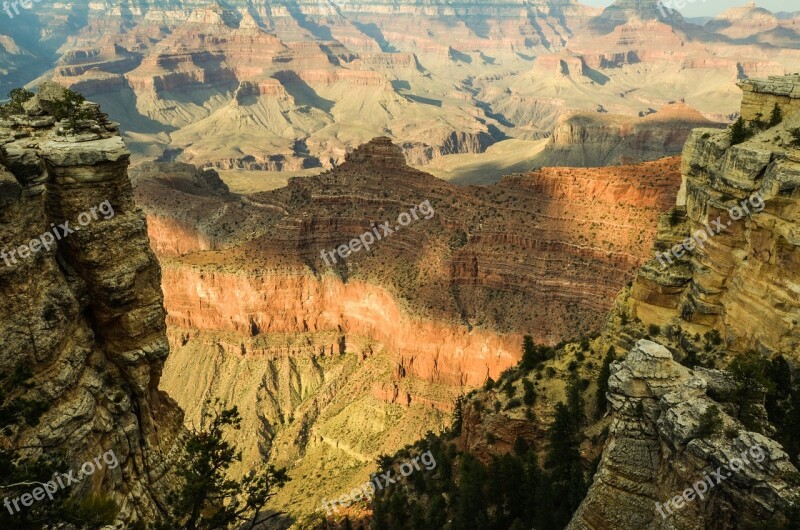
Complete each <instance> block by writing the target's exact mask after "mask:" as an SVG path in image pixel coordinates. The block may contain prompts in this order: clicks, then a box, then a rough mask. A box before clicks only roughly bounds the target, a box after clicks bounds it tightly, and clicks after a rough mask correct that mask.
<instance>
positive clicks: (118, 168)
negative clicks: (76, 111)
mask: <svg viewBox="0 0 800 530" xmlns="http://www.w3.org/2000/svg"><path fill="white" fill-rule="evenodd" d="M62 97H63V88H62V87H59V86H58V85H55V84H45V85H43V86H42V87H41V89H40V91H39V94H38V95H37V96H36V97H34V99H32V100H30V101H28V102H27V103H26V104H25V107H26V109H27V114H26V115H14V116H11V117H10V119H9V120H3V121H0V249H2V250H3V260H4V262H2V263H0V292H2V300H3V301H4V304H3V306H2V308H0V336H2V337H3V346H4V350H3V354H2V355H0V372H1V373H3V374H9V373H14V371H15V370H17V371H19V370H20V369H21V368H20V367H23V368H22V369H24V370H29V371H30V373H32V381H33V383H34V384H33V385H31V386H30V389H27V388H23V389H19V388H17V389H15V390H14V391H13V392H14V394H13V395H11V396H9V398H16V397H20V398H22V399H28V400H33V401H41V402H45V403H46V410H45V412H44V413H43V415H42V416H41V418H40V420H39V422H38V425H35V426H24V425H23V426H20V425H16V426H14V427H13V428H10V429H4V433H3V440H2V443H3V444H4V448H6V449H7V448H8V447H26V449H25V450H24V452H23V453H24V454H26V455H28V456H30V457H37V456H39V455H41V454H42V453H43V452H48V451H51V450H53V448H58V449H59V450H61V451H63V452H64V453H65V454H66V456H67V459H68V463H69V464H70V465H71V466H72V468H73V469H76V468H77V466H80V464H82V463H83V462H86V461H91V460H92V459H93V458H95V457H97V456H101V455H102V454H103V453H105V452H107V451H109V450H111V451H114V454H116V455H117V458H118V460H119V462H120V466H119V467H118V468H116V469H113V470H112V469H104V470H103V472H102V473H98V474H95V475H93V477H92V480H90V481H89V480H85V481H83V482H82V483H81V484H80V485H78V486H74V489H75V491H70V494H72V493H75V494H76V495H79V496H83V495H89V494H94V495H103V496H107V497H109V498H111V499H113V500H115V501H117V503H118V504H119V505H120V506H121V508H122V510H121V512H120V514H119V516H118V517H119V519H121V520H127V521H130V520H133V519H139V518H143V519H145V520H148V521H153V520H154V519H155V516H156V515H157V514H158V513H159V511H160V507H161V506H162V503H163V502H164V499H163V494H164V487H165V485H166V484H165V481H167V479H165V476H166V474H167V471H168V469H169V465H170V463H171V462H172V460H173V459H174V454H173V452H174V451H175V450H176V449H178V448H179V446H178V445H177V444H176V442H177V441H178V440H179V437H180V436H181V433H182V432H183V431H182V420H183V414H182V412H181V411H180V409H179V408H178V407H177V405H176V404H175V403H174V402H173V401H172V400H171V399H170V398H169V397H167V396H166V394H164V393H163V392H161V391H159V389H158V385H159V379H160V376H161V369H162V366H163V363H164V360H165V358H166V357H167V354H168V352H169V346H168V342H167V336H166V333H165V331H166V328H165V322H164V319H165V316H166V314H165V311H164V307H163V297H162V294H161V288H160V280H161V274H160V268H159V265H158V262H157V261H156V258H155V256H154V255H153V253H152V251H151V250H150V247H149V242H148V239H147V230H146V225H145V219H144V217H143V215H142V213H141V212H140V211H139V210H137V208H136V205H135V203H134V201H133V193H132V188H131V183H130V181H129V180H128V177H127V174H126V168H127V165H128V159H129V155H130V153H129V152H128V150H127V149H126V148H125V145H124V144H123V142H122V139H121V138H120V136H119V132H118V129H117V125H116V124H114V123H111V122H109V121H108V120H107V117H106V115H104V114H101V113H100V112H99V110H98V109H97V106H96V105H93V104H88V103H86V104H84V106H83V109H84V113H88V114H86V116H84V117H85V118H86V119H83V120H82V121H80V122H79V123H78V126H79V129H80V130H79V131H78V132H72V131H69V130H65V128H66V129H69V123H68V120H63V121H60V122H57V120H56V118H55V117H53V115H52V112H53V109H54V105H55V101H56V100H57V99H61V98H62ZM65 223H66V224H65ZM62 226H63V228H61V227H62ZM54 227H58V228H54ZM54 229H55V230H57V232H54ZM40 234H41V235H42V236H41V238H40ZM45 234H48V236H45ZM54 234H57V235H58V239H57V240H56V237H55V235H54ZM20 392H21V394H20ZM64 471H67V470H64Z"/></svg>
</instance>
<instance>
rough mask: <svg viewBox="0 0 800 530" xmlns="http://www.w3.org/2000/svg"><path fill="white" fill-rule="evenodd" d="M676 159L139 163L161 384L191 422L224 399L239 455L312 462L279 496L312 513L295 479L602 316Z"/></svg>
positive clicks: (335, 486) (433, 422)
mask: <svg viewBox="0 0 800 530" xmlns="http://www.w3.org/2000/svg"><path fill="white" fill-rule="evenodd" d="M678 164H679V161H678V160H677V159H664V160H660V161H657V162H650V163H648V164H644V165H640V166H621V167H617V168H609V169H598V170H588V169H587V170H584V169H570V168H556V169H544V170H540V171H537V172H534V173H532V174H527V175H511V176H508V177H506V178H505V179H503V180H502V181H501V182H500V183H498V184H496V185H494V186H488V187H469V188H462V187H458V186H455V185H451V184H448V183H446V182H444V181H441V180H438V179H436V178H434V177H432V176H430V175H428V174H426V173H423V172H421V171H417V170H414V169H412V168H410V167H408V166H407V165H406V164H405V160H404V155H403V152H402V150H401V148H400V147H398V146H395V145H393V144H392V143H391V142H390V141H389V139H387V138H379V139H375V140H373V141H371V142H369V143H368V144H366V145H364V146H362V147H360V148H359V149H356V150H355V151H354V152H353V153H351V154H350V155H349V156H348V158H347V161H346V162H345V163H344V164H342V165H341V166H339V167H337V168H336V169H334V170H332V171H329V172H326V173H324V174H322V175H320V176H317V177H308V178H297V179H292V180H290V182H289V185H288V186H287V187H285V188H281V189H278V190H274V191H271V192H263V193H256V194H251V195H247V196H242V195H235V194H232V193H230V192H229V191H228V189H227V187H226V186H225V185H224V184H222V182H221V181H220V180H219V177H218V176H217V174H216V172H215V171H213V170H200V169H197V168H195V167H193V166H189V165H186V164H152V163H149V164H144V165H142V166H139V167H137V168H134V169H133V170H132V178H133V181H134V186H135V193H136V197H137V201H138V202H139V203H140V204H142V205H143V207H144V210H145V212H146V214H147V216H148V219H149V223H148V226H149V235H150V238H151V241H152V245H153V248H154V249H156V251H157V253H158V255H159V257H160V259H161V262H162V267H163V270H164V277H163V289H164V293H165V304H166V307H167V310H168V312H169V317H168V324H169V332H168V333H169V337H170V343H171V345H172V354H171V356H170V358H169V359H168V361H167V364H166V370H165V376H164V379H163V382H162V388H164V389H165V390H166V391H168V392H169V393H170V395H174V396H175V397H176V398H177V399H178V401H179V403H180V404H181V405H182V406H183V407H184V408H185V410H186V412H187V418H188V419H190V420H191V419H193V418H198V417H199V415H200V413H201V412H202V410H203V407H204V405H203V403H204V402H205V400H206V399H207V398H214V397H219V398H221V399H223V401H225V402H228V403H232V404H233V403H235V404H237V405H238V406H239V407H240V409H241V410H242V412H243V415H244V422H243V424H244V425H243V429H242V432H241V433H240V434H241V435H240V439H241V440H242V446H243V449H244V455H245V463H244V464H243V466H244V467H245V468H246V467H247V466H248V465H250V466H252V465H257V464H258V463H260V462H263V461H264V460H265V459H268V460H269V461H271V462H273V463H277V464H290V469H291V471H290V474H291V475H292V476H295V477H301V476H305V478H303V479H302V480H300V481H298V483H297V484H289V485H288V486H287V488H286V489H285V490H284V491H281V492H280V493H279V495H278V497H277V498H276V503H277V504H279V505H281V506H287V505H288V506H292V510H293V513H305V514H308V513H310V512H312V511H314V509H316V507H317V505H316V504H315V503H317V502H319V499H318V498H316V497H313V496H308V495H303V494H302V491H303V490H304V489H307V488H309V487H313V488H314V489H315V491H318V492H319V496H326V495H328V496H335V495H336V494H337V493H338V492H339V491H341V490H343V489H347V488H348V487H353V486H355V485H357V484H358V483H359V481H363V480H364V479H365V478H366V477H367V474H368V472H369V470H370V469H371V467H370V462H372V461H374V459H375V458H376V457H377V456H378V455H379V454H382V453H386V454H388V453H391V452H393V451H395V450H396V449H397V448H399V447H402V446H403V445H405V444H408V443H412V442H413V441H414V440H416V439H419V438H420V437H421V436H423V435H424V434H425V432H426V431H427V430H429V429H431V430H435V431H440V430H441V429H443V428H444V427H445V426H447V425H448V424H449V421H450V415H451V412H452V405H453V402H454V400H455V398H456V397H457V396H458V395H459V394H461V393H463V392H464V391H465V390H467V389H470V388H474V387H476V386H479V385H481V384H482V383H483V382H484V381H485V380H486V378H487V377H492V378H495V379H496V378H497V377H499V375H500V373H501V372H502V371H503V370H505V369H506V368H508V367H510V366H513V365H514V364H515V363H516V362H517V360H518V359H519V357H520V355H521V343H522V336H523V335H524V334H531V335H534V336H535V337H536V338H537V340H539V341H541V342H550V343H555V342H558V341H561V340H563V339H565V338H567V337H570V336H575V335H577V334H583V333H591V332H592V331H593V330H595V329H597V328H598V327H599V326H600V325H601V324H602V315H603V314H604V313H605V312H606V311H607V310H608V305H607V304H608V300H610V297H611V296H612V295H613V294H614V293H615V292H617V291H618V290H619V288H620V287H621V286H623V285H624V284H625V282H626V281H628V280H629V279H630V276H629V271H632V270H634V269H635V268H636V267H638V266H639V265H640V264H641V263H642V261H643V260H644V259H645V252H646V249H647V248H648V247H649V246H650V245H651V244H652V238H653V237H654V236H655V225H656V219H657V217H658V215H659V214H660V212H661V211H662V210H663V209H665V208H667V207H668V205H669V204H671V203H673V202H674V201H675V193H676V190H677V187H678ZM425 201H429V202H428V204H429V206H430V210H426V209H425V207H424V206H423V207H420V204H423V203H425ZM415 207H416V208H417V210H416V214H417V217H418V218H417V219H416V220H413V217H412V220H413V221H412V222H411V223H410V224H409V225H408V226H406V227H400V228H399V229H398V230H396V231H394V229H395V228H397V226H398V225H399V223H398V222H397V219H398V215H399V214H400V213H402V212H404V211H405V212H409V211H411V210H412V209H413V208H415ZM425 212H427V213H425ZM429 214H430V215H429ZM387 220H388V221H389V228H391V229H392V230H393V231H394V232H393V233H392V234H389V235H387V236H386V237H382V238H381V239H380V240H376V242H375V244H374V245H373V247H372V248H371V249H370V251H369V252H367V251H361V252H356V253H354V254H352V255H351V256H349V257H348V258H347V259H346V260H344V259H342V258H341V257H340V256H338V255H336V256H334V257H335V260H334V259H333V257H332V256H331V255H330V254H329V253H330V252H331V251H334V252H335V250H336V249H337V248H338V247H339V246H341V245H342V244H345V243H347V244H349V241H351V240H352V239H353V238H358V237H359V236H360V235H362V234H364V233H365V232H368V231H369V232H371V231H372V229H373V228H376V229H377V226H378V225H380V224H384V222H385V221H387ZM643 226H651V227H653V228H652V229H651V230H649V231H647V230H644V231H643V230H642V227H643ZM371 233H373V234H374V232H371ZM379 233H381V231H380V230H379ZM323 251H324V252H328V254H326V257H325V259H323V258H322V256H321V252H323ZM603 293H605V294H603ZM365 433H366V434H365ZM320 469H324V470H325V471H324V472H321V471H320ZM301 482H302V485H301V484H300V483H301Z"/></svg>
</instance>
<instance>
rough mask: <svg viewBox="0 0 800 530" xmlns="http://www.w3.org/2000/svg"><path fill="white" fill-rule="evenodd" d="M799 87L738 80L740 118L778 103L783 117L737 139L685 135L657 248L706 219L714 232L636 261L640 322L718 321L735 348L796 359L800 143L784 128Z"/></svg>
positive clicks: (793, 116)
mask: <svg viewBox="0 0 800 530" xmlns="http://www.w3.org/2000/svg"><path fill="white" fill-rule="evenodd" d="M798 87H800V76H787V77H785V78H779V79H773V78H770V79H769V80H765V81H750V82H746V83H744V84H743V89H744V91H745V98H744V102H743V110H742V115H743V117H746V118H747V119H748V120H754V119H755V118H756V115H757V114H761V117H759V118H760V121H765V120H768V119H769V116H770V113H771V111H772V109H773V108H774V106H775V104H776V103H778V104H779V105H780V106H781V107H782V108H783V112H784V116H785V117H784V120H783V122H782V123H780V124H779V125H777V126H774V127H768V126H766V125H764V124H761V125H759V124H757V123H754V122H752V121H751V122H749V123H751V124H752V125H753V126H754V127H755V128H756V130H755V134H754V135H753V136H752V138H750V139H748V140H747V141H745V142H743V143H740V144H738V145H731V140H730V134H729V132H728V131H725V132H719V131H713V130H708V129H699V130H697V131H695V132H693V133H692V135H691V136H690V138H689V140H688V141H687V143H686V147H685V149H684V155H683V169H682V171H683V183H682V186H681V193H680V194H679V196H678V203H677V206H676V207H675V209H674V212H675V213H674V214H673V215H670V216H665V217H664V218H662V221H661V223H660V226H659V237H658V240H657V241H656V245H655V249H656V251H657V252H667V253H669V249H670V248H674V246H675V245H677V244H681V243H683V242H684V241H685V240H686V238H687V237H690V236H691V235H692V234H695V233H696V232H697V231H698V230H703V229H704V226H705V225H706V223H708V224H709V225H710V226H711V227H712V230H713V232H714V236H713V237H710V238H709V240H708V242H707V243H705V244H703V245H702V246H698V247H697V248H695V249H693V250H692V251H691V252H685V253H684V252H679V253H680V254H681V255H682V256H681V257H680V258H678V257H676V256H675V255H674V254H673V255H671V256H670V257H669V258H662V259H661V260H659V259H653V260H652V261H650V262H649V263H647V264H646V265H645V266H644V267H643V268H642V270H641V271H640V272H639V274H638V276H637V279H636V281H635V283H634V285H633V290H632V293H631V298H632V305H633V307H634V310H635V314H636V315H637V316H639V318H641V319H642V320H643V321H644V322H645V324H650V323H656V324H658V325H664V324H668V323H676V324H678V325H681V326H684V325H686V324H691V325H688V326H687V329H692V330H695V329H697V330H698V331H700V332H701V333H703V332H706V331H708V329H709V328H714V329H716V330H718V331H719V332H720V333H721V335H722V336H723V337H724V339H725V343H726V344H727V345H728V347H729V348H731V349H732V350H734V351H746V350H748V349H755V350H758V351H759V352H761V353H763V354H774V353H778V352H782V353H784V354H787V355H789V356H790V357H792V358H794V359H795V360H797V351H798V346H800V327H798V312H799V311H800V305H798V301H797V299H798V297H797V290H796V285H797V283H798V281H799V279H798V277H797V274H798V270H799V269H798V267H797V264H798V263H799V262H800V261H799V260H800V249H799V248H798V247H800V239H799V238H798V223H800V213H799V210H798V205H797V202H798V189H800V180H798V175H800V158H798V155H799V154H800V151H798V147H797V146H796V145H795V144H793V143H792V142H793V140H792V137H791V135H790V132H789V131H790V130H791V129H794V128H796V127H800V112H797V108H798V102H799V101H800V88H798ZM765 113H766V117H764V115H765ZM734 207H735V208H736V209H734ZM745 209H746V210H745ZM718 218H719V221H718V222H719V223H720V225H719V226H718V225H715V224H713V223H714V221H715V220H717V219H718ZM706 232H707V230H706ZM679 250H680V249H679Z"/></svg>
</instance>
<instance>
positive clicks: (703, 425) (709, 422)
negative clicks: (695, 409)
mask: <svg viewBox="0 0 800 530" xmlns="http://www.w3.org/2000/svg"><path fill="white" fill-rule="evenodd" d="M721 427H722V416H720V413H719V407H717V406H716V405H711V406H710V407H708V408H707V409H706V410H705V412H703V414H702V415H701V416H700V423H699V424H698V426H697V430H696V431H695V433H694V435H695V437H697V438H710V437H711V436H713V435H715V434H717V433H718V432H719V430H720V428H721Z"/></svg>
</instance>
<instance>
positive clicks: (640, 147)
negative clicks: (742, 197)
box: [533, 103, 715, 167]
mask: <svg viewBox="0 0 800 530" xmlns="http://www.w3.org/2000/svg"><path fill="white" fill-rule="evenodd" d="M713 126H715V124H714V123H712V122H710V121H709V120H707V119H705V118H704V117H703V116H701V115H700V114H699V113H698V112H697V111H694V110H692V109H690V108H688V107H687V106H686V105H684V104H682V103H675V104H672V105H667V106H666V107H664V108H662V109H660V110H659V111H658V112H656V111H653V113H651V114H649V115H647V116H645V117H641V118H631V117H628V116H617V115H608V114H602V113H597V112H594V113H579V114H573V115H570V116H565V117H564V118H562V120H560V122H559V124H558V126H556V129H555V131H553V135H552V136H551V137H550V141H549V142H548V144H547V145H546V146H545V149H544V151H542V153H540V154H539V155H537V156H536V157H535V158H534V160H533V163H534V164H536V165H539V166H572V167H600V166H608V165H619V164H637V163H640V162H645V161H647V160H657V159H659V158H661V157H663V156H664V155H670V156H675V155H679V154H680V153H681V151H682V150H683V145H684V144H685V143H686V138H688V136H689V133H691V131H692V130H693V129H696V128H698V127H713Z"/></svg>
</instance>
